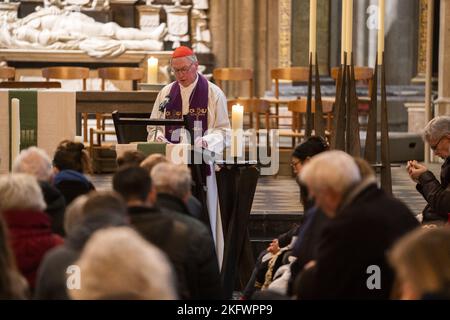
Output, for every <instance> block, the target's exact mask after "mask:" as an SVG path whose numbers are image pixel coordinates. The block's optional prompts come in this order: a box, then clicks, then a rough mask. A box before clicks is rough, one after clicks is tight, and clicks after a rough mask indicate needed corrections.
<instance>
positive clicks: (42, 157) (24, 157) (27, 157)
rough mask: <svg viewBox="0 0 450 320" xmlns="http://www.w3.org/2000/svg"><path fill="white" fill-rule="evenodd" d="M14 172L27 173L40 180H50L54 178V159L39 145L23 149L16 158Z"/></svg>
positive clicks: (13, 166)
mask: <svg viewBox="0 0 450 320" xmlns="http://www.w3.org/2000/svg"><path fill="white" fill-rule="evenodd" d="M12 172H14V173H27V174H30V175H33V176H35V177H36V178H37V179H38V180H39V181H50V180H51V178H52V161H51V159H50V157H49V156H48V154H47V153H46V152H45V151H44V150H42V149H39V148H37V147H29V148H28V149H25V150H22V151H21V152H20V154H19V156H18V157H17V158H16V159H15V160H14V163H13V165H12Z"/></svg>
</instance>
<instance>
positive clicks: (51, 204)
mask: <svg viewBox="0 0 450 320" xmlns="http://www.w3.org/2000/svg"><path fill="white" fill-rule="evenodd" d="M39 186H40V187H41V190H42V194H43V195H44V200H45V203H46V204H47V208H46V209H45V212H46V213H47V214H48V215H49V217H50V219H51V225H52V231H53V232H54V233H57V234H59V235H60V236H64V235H65V234H66V233H65V232H64V211H65V210H66V200H65V199H64V196H63V195H62V193H61V192H60V191H59V190H58V189H56V188H55V187H53V186H52V185H51V184H50V183H48V182H45V181H39Z"/></svg>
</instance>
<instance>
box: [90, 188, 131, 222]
mask: <svg viewBox="0 0 450 320" xmlns="http://www.w3.org/2000/svg"><path fill="white" fill-rule="evenodd" d="M83 212H84V215H85V216H86V217H92V216H95V215H104V214H107V215H116V216H119V217H122V218H124V219H125V218H126V216H127V206H126V204H125V202H124V201H123V198H122V197H121V196H120V195H119V194H118V193H116V192H114V191H95V192H91V193H89V195H88V198H87V200H86V202H85V204H84V206H83Z"/></svg>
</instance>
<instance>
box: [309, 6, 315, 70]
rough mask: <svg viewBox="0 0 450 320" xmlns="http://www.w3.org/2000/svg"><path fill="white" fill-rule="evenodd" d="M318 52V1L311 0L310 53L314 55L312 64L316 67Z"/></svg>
mask: <svg viewBox="0 0 450 320" xmlns="http://www.w3.org/2000/svg"><path fill="white" fill-rule="evenodd" d="M316 51H317V0H311V1H310V3H309V53H310V54H312V62H313V64H314V65H315V64H316ZM308 60H309V57H308Z"/></svg>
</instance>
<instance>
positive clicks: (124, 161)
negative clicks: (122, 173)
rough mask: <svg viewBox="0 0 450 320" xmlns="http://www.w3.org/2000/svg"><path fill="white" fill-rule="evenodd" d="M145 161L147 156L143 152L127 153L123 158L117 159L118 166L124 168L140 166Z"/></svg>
mask: <svg viewBox="0 0 450 320" xmlns="http://www.w3.org/2000/svg"><path fill="white" fill-rule="evenodd" d="M144 159H145V154H144V153H143V152H142V151H139V150H134V151H126V152H124V153H123V155H122V156H120V157H119V158H117V165H118V166H119V167H122V166H139V165H140V164H141V162H142V161H144Z"/></svg>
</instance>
